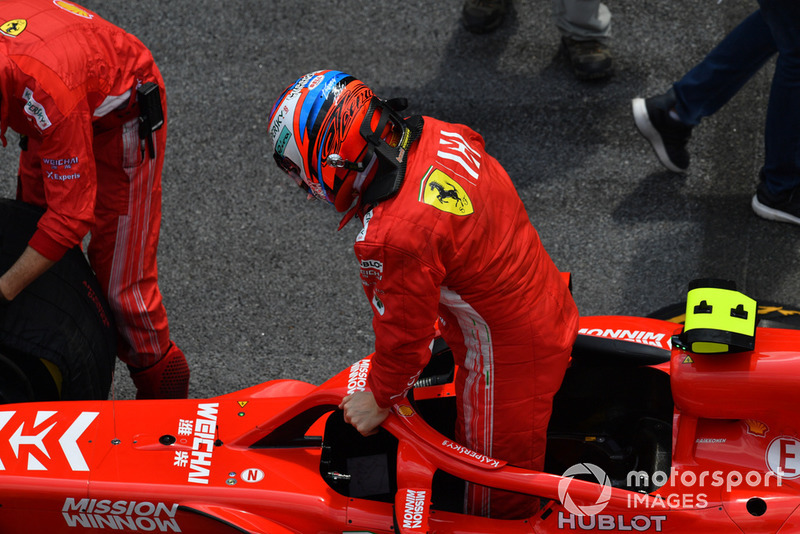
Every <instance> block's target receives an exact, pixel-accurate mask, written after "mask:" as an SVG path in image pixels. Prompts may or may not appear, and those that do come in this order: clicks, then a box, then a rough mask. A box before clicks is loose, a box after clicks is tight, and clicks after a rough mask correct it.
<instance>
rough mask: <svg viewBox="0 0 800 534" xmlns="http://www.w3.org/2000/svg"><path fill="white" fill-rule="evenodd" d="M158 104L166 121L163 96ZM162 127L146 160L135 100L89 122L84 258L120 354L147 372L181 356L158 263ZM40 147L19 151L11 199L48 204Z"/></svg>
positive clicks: (34, 145)
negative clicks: (89, 218)
mask: <svg viewBox="0 0 800 534" xmlns="http://www.w3.org/2000/svg"><path fill="white" fill-rule="evenodd" d="M162 87H163V85H162ZM162 106H163V110H164V116H165V117H166V115H167V108H166V97H165V96H164V95H163V91H162ZM166 126H167V124H166V121H165V122H164V125H163V126H162V127H161V128H160V129H159V130H157V131H156V132H155V133H154V143H153V146H154V148H155V157H154V158H151V157H150V154H149V151H148V149H147V147H146V145H145V143H143V142H142V141H141V140H140V139H139V133H138V132H139V119H138V108H137V106H136V105H135V103H132V104H131V105H129V106H128V108H127V109H125V110H118V111H113V112H111V113H109V114H108V115H106V116H105V117H103V118H101V119H98V120H96V121H95V122H94V139H93V151H94V157H95V162H96V165H97V199H96V206H95V221H94V225H93V227H92V229H91V240H90V242H89V246H88V250H87V254H88V256H89V262H90V263H91V265H92V268H93V269H94V271H95V272H96V273H97V278H98V280H99V282H100V286H101V287H102V289H103V291H104V292H105V294H106V298H107V299H108V302H109V305H110V306H111V309H112V310H113V312H114V316H115V320H116V324H117V329H118V331H119V334H120V339H119V347H118V356H119V358H120V359H121V360H122V361H123V362H125V363H127V364H128V365H130V366H131V367H134V368H144V367H150V366H152V365H154V364H156V363H157V362H158V361H159V360H161V359H162V357H164V356H165V355H167V353H168V352H170V353H171V352H174V351H178V352H179V349H178V348H177V346H175V345H174V344H172V345H171V344H170V338H169V326H168V324H167V313H166V310H165V309H164V305H163V303H162V297H161V292H160V290H159V287H158V270H157V265H156V250H157V248H158V238H159V232H160V226H161V170H162V167H163V165H164V149H165V147H166V138H167V137H166V136H167V127H166ZM39 145H40V142H39V140H37V139H34V138H29V139H28V146H27V150H23V151H22V153H21V157H20V169H19V188H18V191H17V197H18V198H19V199H20V200H22V201H23V202H29V203H31V204H36V205H40V206H42V207H46V206H45V205H44V194H43V186H42V180H43V178H42V170H41V161H40V158H39V155H38V147H39ZM180 357H181V358H182V357H183V355H182V353H181V355H180ZM187 376H188V373H187Z"/></svg>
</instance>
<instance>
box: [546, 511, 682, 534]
mask: <svg viewBox="0 0 800 534" xmlns="http://www.w3.org/2000/svg"><path fill="white" fill-rule="evenodd" d="M666 520H667V516H665V515H635V516H633V517H631V518H627V517H625V516H624V515H622V514H618V515H610V514H599V515H587V516H583V515H577V514H565V513H564V512H558V528H559V530H566V529H569V530H606V531H609V530H611V531H614V532H622V531H631V532H647V531H649V530H652V531H653V532H661V531H662V530H663V523H664V521H666Z"/></svg>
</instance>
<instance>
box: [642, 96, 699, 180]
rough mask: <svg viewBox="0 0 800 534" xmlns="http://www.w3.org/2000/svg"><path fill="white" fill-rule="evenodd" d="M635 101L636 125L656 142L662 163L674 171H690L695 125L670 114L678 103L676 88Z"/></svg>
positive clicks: (652, 142)
mask: <svg viewBox="0 0 800 534" xmlns="http://www.w3.org/2000/svg"><path fill="white" fill-rule="evenodd" d="M632 105H633V120H634V121H635V122H636V127H637V128H638V129H639V132H640V133H641V134H642V135H643V136H644V138H645V139H647V140H648V141H649V142H650V144H651V145H652V146H653V150H655V152H656V156H658V160H659V161H660V162H661V163H662V165H664V167H666V168H667V169H669V170H671V171H672V172H678V173H683V172H686V169H688V168H689V152H688V151H687V150H686V145H687V144H688V143H689V138H690V137H691V135H692V127H691V126H689V125H686V124H684V123H682V122H681V121H679V120H678V119H676V118H673V117H671V116H670V110H673V108H674V107H675V93H674V92H673V90H672V89H670V90H669V91H667V92H666V93H664V94H663V95H658V96H654V97H651V98H647V99H645V98H634V99H633V102H632Z"/></svg>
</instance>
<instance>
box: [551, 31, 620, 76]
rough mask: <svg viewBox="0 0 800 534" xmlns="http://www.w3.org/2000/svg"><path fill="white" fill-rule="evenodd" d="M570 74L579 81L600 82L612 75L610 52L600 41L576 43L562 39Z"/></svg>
mask: <svg viewBox="0 0 800 534" xmlns="http://www.w3.org/2000/svg"><path fill="white" fill-rule="evenodd" d="M561 42H562V44H563V45H564V48H565V49H566V51H567V56H568V57H569V62H570V64H571V65H572V72H573V73H574V74H575V77H576V78H578V79H579V80H602V79H604V78H608V77H609V76H611V75H612V74H613V73H614V67H613V62H612V59H611V50H610V49H609V47H608V45H607V44H606V43H603V42H601V41H578V40H577V39H572V38H571V37H562V38H561Z"/></svg>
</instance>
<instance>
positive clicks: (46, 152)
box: [0, 0, 188, 385]
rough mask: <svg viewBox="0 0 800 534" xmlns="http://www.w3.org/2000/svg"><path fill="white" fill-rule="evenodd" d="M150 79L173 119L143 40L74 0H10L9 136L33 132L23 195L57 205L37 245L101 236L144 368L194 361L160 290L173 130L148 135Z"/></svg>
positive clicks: (6, 44) (0, 69)
mask: <svg viewBox="0 0 800 534" xmlns="http://www.w3.org/2000/svg"><path fill="white" fill-rule="evenodd" d="M146 82H155V83H156V84H158V86H159V88H160V94H161V104H162V109H163V115H164V117H165V118H166V96H165V91H164V82H163V80H162V77H161V74H160V73H159V71H158V68H157V67H156V65H155V63H154V61H153V57H152V55H151V54H150V52H149V51H148V50H147V48H146V47H145V46H144V45H143V44H142V43H141V42H140V41H139V40H138V39H137V38H136V37H134V36H133V35H130V34H128V33H126V32H125V31H124V30H122V29H120V28H118V27H116V26H114V25H113V24H111V23H109V22H107V21H105V20H103V19H102V18H100V17H99V16H98V15H97V14H95V13H93V12H91V11H89V10H86V9H84V8H82V7H80V6H78V5H76V4H73V3H71V2H67V1H64V0H19V1H4V2H2V3H1V4H0V97H1V98H2V101H1V102H0V135H1V136H2V141H3V144H4V145H5V144H6V139H5V132H6V129H7V128H9V127H10V128H11V129H13V130H15V131H16V132H18V133H19V134H21V135H22V136H23V138H22V141H21V145H22V147H23V151H22V153H21V156H20V168H19V177H18V189H17V197H18V199H20V200H22V201H24V202H28V203H31V204H35V205H38V206H41V207H43V208H46V211H45V213H44V215H43V216H42V218H41V220H40V221H39V224H38V228H37V230H36V232H35V234H34V235H33V237H32V238H31V240H30V242H29V245H30V246H31V247H32V248H33V249H34V250H36V251H37V252H39V253H40V254H42V255H43V256H45V257H47V258H48V259H50V260H53V261H57V260H58V259H60V258H61V256H62V255H63V254H64V253H65V252H66V251H67V250H68V249H69V248H71V247H73V246H75V245H76V244H78V243H81V242H82V240H83V238H84V236H86V234H87V232H91V241H90V243H89V246H88V249H87V254H88V256H89V261H90V263H91V265H92V267H93V268H94V270H95V272H96V273H97V277H98V279H99V281H100V284H101V286H102V288H103V290H104V291H105V293H106V296H107V297H108V301H109V303H110V305H111V307H112V309H113V311H114V314H115V317H116V321H117V326H118V329H119V331H120V334H121V335H120V337H121V340H120V347H119V357H120V359H122V360H123V361H124V362H126V363H128V364H129V365H130V366H132V367H134V368H144V367H149V366H152V365H154V364H155V363H157V362H159V361H160V360H162V358H163V357H164V356H174V357H175V358H177V359H182V360H183V362H184V363H185V358H184V357H183V354H182V353H180V350H179V349H178V348H177V347H176V346H175V345H174V344H173V343H171V342H170V339H169V328H168V324H167V315H166V311H165V309H164V306H163V304H162V297H161V292H160V290H159V288H158V283H157V278H158V274H157V268H156V249H157V247H158V237H159V229H160V224H161V170H162V167H163V163H164V149H165V146H166V133H167V128H166V122H165V124H164V126H162V127H161V129H159V130H157V131H156V132H154V134H153V138H152V143H153V145H152V148H153V149H154V151H153V152H154V154H151V151H150V150H148V147H146V143H145V142H144V141H142V140H141V139H140V138H139V134H138V128H139V124H138V122H139V119H138V117H139V105H138V103H137V93H136V90H137V88H138V87H139V86H141V85H142V84H144V83H146ZM25 144H27V146H25ZM181 372H183V371H181ZM185 373H186V380H187V384H188V367H187V368H186V369H185ZM137 385H138V384H137Z"/></svg>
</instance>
